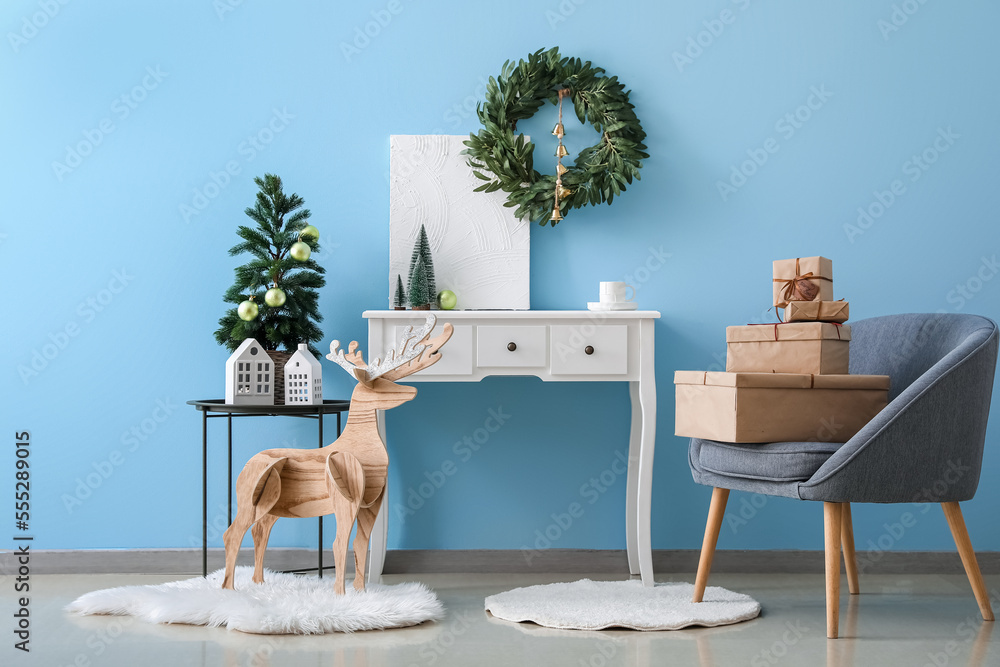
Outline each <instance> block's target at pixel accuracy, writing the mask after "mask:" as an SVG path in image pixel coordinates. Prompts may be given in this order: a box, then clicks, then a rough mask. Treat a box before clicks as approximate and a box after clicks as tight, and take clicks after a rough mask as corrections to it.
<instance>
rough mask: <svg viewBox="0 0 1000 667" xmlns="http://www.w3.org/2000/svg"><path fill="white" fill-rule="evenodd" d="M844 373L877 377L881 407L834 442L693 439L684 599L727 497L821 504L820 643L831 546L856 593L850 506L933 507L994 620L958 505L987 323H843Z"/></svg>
mask: <svg viewBox="0 0 1000 667" xmlns="http://www.w3.org/2000/svg"><path fill="white" fill-rule="evenodd" d="M851 337H852V340H851V364H850V371H851V373H853V374H869V375H888V376H890V378H891V381H892V386H891V388H890V390H889V405H888V406H887V407H886V408H885V409H884V410H882V412H880V413H879V414H878V415H877V416H876V417H875V418H874V419H872V420H871V421H870V422H869V423H868V424H867V425H866V426H865V427H864V428H863V429H861V431H859V432H858V433H857V434H856V435H855V436H854V437H852V438H851V439H850V440H848V441H847V442H845V443H828V442H775V443H768V444H746V445H744V444H733V443H722V442H714V441H711V440H700V439H698V438H693V439H692V440H691V444H690V446H689V450H688V462H689V463H690V466H691V474H692V476H693V477H694V481H695V482H697V483H699V484H704V485H707V486H712V487H714V491H713V493H712V502H711V507H710V508H709V517H708V525H707V526H706V529H705V540H704V543H703V544H702V550H701V559H700V562H699V564H698V576H697V579H696V581H695V594H694V601H695V602H700V601H701V599H702V596H703V595H704V591H705V586H706V585H707V582H708V577H709V573H710V571H711V568H712V558H713V556H714V553H715V546H716V543H717V541H718V537H719V528H720V526H721V524H722V519H723V515H724V514H725V509H726V501H727V500H728V498H729V491H730V490H731V489H737V490H740V491H749V492H752V493H763V494H768V495H774V496H785V497H788V498H797V499H800V500H816V501H822V502H823V503H824V520H825V542H826V608H827V636H828V637H831V638H836V637H837V635H838V624H839V623H838V621H839V609H840V602H839V595H840V551H841V545H843V551H844V560H845V565H846V571H847V578H848V585H849V588H850V592H851V594H857V593H858V590H859V589H858V573H857V563H856V560H855V556H854V534H853V528H852V525H851V505H850V504H851V503H909V502H938V503H941V506H942V508H943V509H944V513H945V517H946V518H947V520H948V525H949V527H950V528H951V532H952V536H953V537H954V538H955V543H956V545H957V547H958V552H959V554H960V555H961V557H962V563H963V565H964V566H965V571H966V574H967V575H968V577H969V582H970V583H971V584H972V590H973V592H974V593H975V596H976V601H977V602H978V603H979V608H980V611H981V612H982V615H983V619H985V620H987V621H992V620H993V610H992V608H991V607H990V603H989V598H988V595H987V591H986V585H985V583H984V582H983V578H982V575H981V574H980V571H979V565H978V563H977V562H976V556H975V553H974V552H973V550H972V544H971V542H970V541H969V535H968V532H967V531H966V528H965V522H964V520H963V518H962V511H961V509H960V508H959V504H958V503H959V502H960V501H964V500H969V499H971V498H972V497H973V496H974V495H975V493H976V488H977V486H978V485H979V475H980V471H981V468H982V460H983V444H984V441H985V438H986V421H987V418H988V416H989V409H990V396H991V394H992V391H993V377H994V372H995V370H996V361H997V339H998V333H997V325H996V324H995V323H994V322H992V321H991V320H988V319H986V318H984V317H978V316H976V315H957V314H927V315H923V314H914V315H889V316H885V317H875V318H871V319H867V320H860V321H858V322H854V323H852V324H851Z"/></svg>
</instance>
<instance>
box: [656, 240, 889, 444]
mask: <svg viewBox="0 0 1000 667" xmlns="http://www.w3.org/2000/svg"><path fill="white" fill-rule="evenodd" d="M772 284H773V297H774V305H775V307H776V308H783V309H784V317H783V318H782V321H781V322H777V323H774V324H749V325H745V326H733V327H727V328H726V371H725V372H712V371H677V372H676V374H675V376H674V384H675V385H676V389H677V421H676V434H677V435H680V436H685V437H694V438H704V439H706V440H720V441H723V442H742V443H754V442H781V441H824V442H845V441H846V440H848V439H849V438H851V436H853V435H854V434H855V433H857V432H858V431H859V430H861V428H862V427H863V426H864V425H865V424H867V423H868V422H869V421H870V420H871V419H872V417H874V416H875V415H876V414H878V412H879V411H880V410H881V409H882V408H884V407H885V406H886V404H887V402H888V396H889V377H888V376H885V375H850V374H849V371H848V365H849V360H850V345H851V327H850V325H847V324H844V322H846V321H847V318H848V314H849V311H848V303H847V302H846V301H844V300H840V301H834V300H833V263H832V262H831V261H830V260H829V259H827V258H825V257H799V258H796V259H785V260H778V261H776V262H774V278H773V281H772Z"/></svg>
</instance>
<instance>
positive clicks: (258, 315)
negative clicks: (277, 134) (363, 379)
mask: <svg viewBox="0 0 1000 667" xmlns="http://www.w3.org/2000/svg"><path fill="white" fill-rule="evenodd" d="M254 182H255V183H256V184H257V186H258V187H259V188H260V192H258V193H257V203H256V205H255V206H253V207H251V208H247V209H246V211H245V212H246V214H247V216H248V217H249V218H250V219H251V220H253V221H254V222H255V223H256V226H255V227H249V226H246V225H240V226H239V228H238V229H237V230H236V233H237V234H238V235H239V237H240V238H242V239H243V240H242V242H240V243H237V244H236V245H235V246H233V247H232V248H230V249H229V254H230V255H231V256H235V255H240V254H243V253H249V254H250V255H252V256H253V258H252V259H251V260H250V261H249V262H247V263H246V264H244V265H242V266H238V267H236V281H235V282H234V283H233V285H232V287H230V288H229V289H228V290H226V294H225V297H224V300H225V301H226V302H227V303H231V304H235V305H234V307H233V308H230V309H229V310H228V311H226V314H225V315H223V316H222V318H221V319H220V320H219V328H218V329H217V330H216V332H215V340H216V341H218V343H219V344H220V345H224V346H225V347H226V348H227V349H228V350H229V351H231V352H232V351H235V350H236V348H237V347H239V345H240V344H241V343H242V342H243V341H244V340H245V339H247V338H256V339H257V340H258V341H259V342H260V344H261V345H262V346H263V347H264V349H265V350H266V351H267V354H268V356H270V357H271V359H273V360H274V365H275V367H274V379H275V387H274V390H275V391H274V395H275V403H276V404H283V403H284V388H283V386H281V385H283V383H284V375H285V374H284V369H283V366H284V362H285V361H286V360H287V359H288V358H289V357H290V356H291V355H292V353H293V352H294V351H295V350H296V349H297V348H298V344H299V343H306V344H307V345H308V346H309V351H310V352H311V353H312V354H313V355H314V356H317V357H318V356H320V352H319V350H318V349H317V348H316V347H315V346H314V345H313V342H314V341H318V340H320V338H322V336H323V332H322V331H321V330H320V328H319V326H318V323H319V322H321V321H322V320H323V316H322V315H321V314H320V312H319V294H318V292H317V291H316V290H318V289H319V288H321V287H323V286H324V285H326V280H325V279H324V278H323V274H324V273H325V271H324V269H323V267H321V266H320V265H319V264H317V263H316V261H315V260H313V259H310V255H311V253H312V251H314V250H318V249H319V231H318V230H317V229H316V228H315V227H313V226H312V225H310V224H309V216H310V212H309V209H306V208H302V206H303V205H304V204H305V202H304V201H303V199H302V198H301V197H299V196H298V195H297V194H294V193H293V194H291V195H286V194H285V193H284V191H283V190H282V185H281V179H280V178H278V177H277V176H275V175H273V174H265V175H264V177H263V178H259V177H258V178H255V179H254ZM279 348H283V351H280V350H279Z"/></svg>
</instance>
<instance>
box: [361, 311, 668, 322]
mask: <svg viewBox="0 0 1000 667" xmlns="http://www.w3.org/2000/svg"><path fill="white" fill-rule="evenodd" d="M430 313H433V314H435V315H437V316H439V317H447V318H448V319H450V320H464V319H474V318H477V317H510V318H517V319H526V320H534V319H539V320H553V319H579V318H581V317H593V318H601V319H604V318H607V319H657V318H659V317H660V311H658V310H366V311H365V312H364V313H362V314H361V316H362V317H365V318H375V317H381V318H386V319H389V318H399V319H404V318H415V317H421V318H422V317H427V315H428V314H430Z"/></svg>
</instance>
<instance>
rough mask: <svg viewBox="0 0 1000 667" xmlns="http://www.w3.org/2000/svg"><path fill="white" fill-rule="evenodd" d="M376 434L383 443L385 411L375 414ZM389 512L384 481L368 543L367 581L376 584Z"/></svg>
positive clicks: (380, 568)
mask: <svg viewBox="0 0 1000 667" xmlns="http://www.w3.org/2000/svg"><path fill="white" fill-rule="evenodd" d="M377 420H378V433H379V436H381V438H382V442H385V441H386V440H385V411H384V410H379V411H378V412H377ZM388 512H389V480H388V478H387V479H386V483H385V490H384V491H383V492H382V507H380V508H379V512H378V515H377V516H376V517H375V525H374V526H372V533H371V539H370V540H369V542H368V577H367V579H368V581H369V582H372V583H378V579H377V578H378V577H380V576H382V567H383V565H385V549H386V544H387V542H388V536H389V522H388V521H387V520H386V514H387V513H388Z"/></svg>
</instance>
